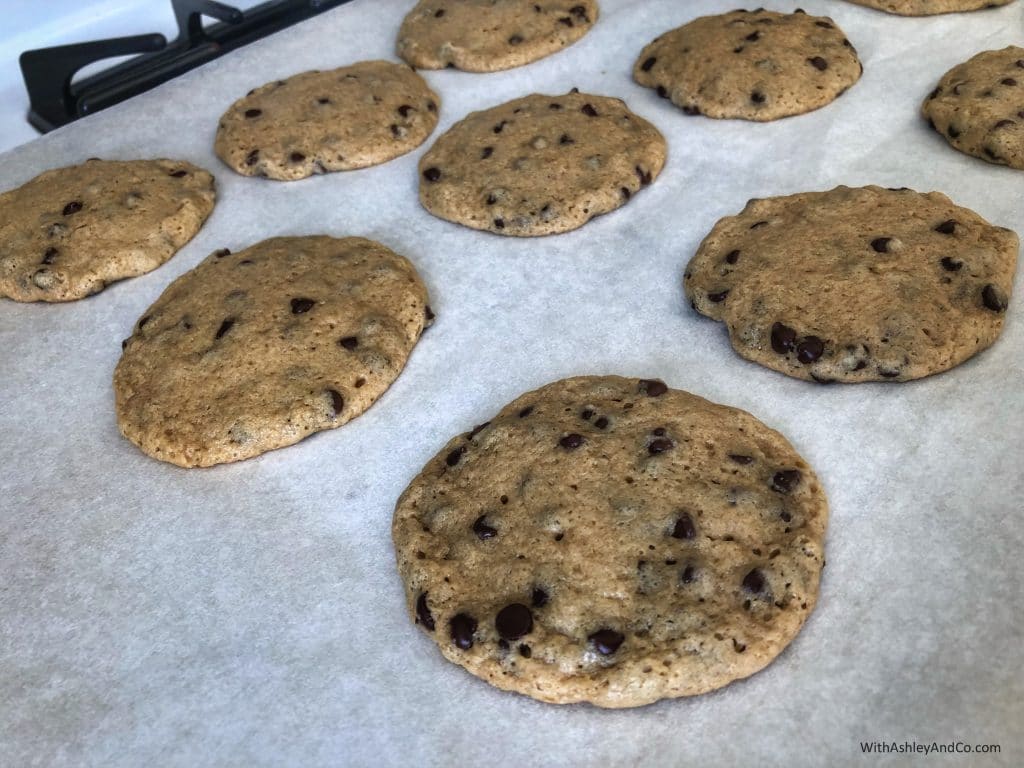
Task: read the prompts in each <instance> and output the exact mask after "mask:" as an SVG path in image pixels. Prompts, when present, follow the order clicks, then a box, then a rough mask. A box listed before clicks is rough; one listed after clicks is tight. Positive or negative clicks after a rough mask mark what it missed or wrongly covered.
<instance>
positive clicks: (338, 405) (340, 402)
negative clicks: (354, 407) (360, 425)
mask: <svg viewBox="0 0 1024 768" xmlns="http://www.w3.org/2000/svg"><path fill="white" fill-rule="evenodd" d="M327 393H328V394H329V395H330V396H331V407H332V408H334V415H335V416H337V415H338V414H340V413H341V412H342V411H343V410H344V409H345V398H344V397H342V396H341V393H340V392H339V391H338V390H336V389H328V390H327Z"/></svg>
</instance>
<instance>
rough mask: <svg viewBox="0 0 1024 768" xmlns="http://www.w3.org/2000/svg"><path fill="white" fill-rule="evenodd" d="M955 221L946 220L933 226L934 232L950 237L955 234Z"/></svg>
mask: <svg viewBox="0 0 1024 768" xmlns="http://www.w3.org/2000/svg"><path fill="white" fill-rule="evenodd" d="M956 224H957V223H956V221H955V220H954V219H947V220H946V221H944V222H942V223H941V224H937V225H936V226H935V231H936V232H940V233H942V234H943V235H952V234H953V233H954V232H956Z"/></svg>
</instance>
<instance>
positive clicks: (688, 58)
mask: <svg viewBox="0 0 1024 768" xmlns="http://www.w3.org/2000/svg"><path fill="white" fill-rule="evenodd" d="M863 69H864V68H863V67H862V66H861V63H860V60H859V59H858V58H857V51H856V50H854V47H853V45H851V43H850V41H849V40H848V39H847V38H846V35H845V34H844V33H843V31H842V30H841V29H840V28H839V25H837V24H836V23H835V22H834V21H832V19H830V18H828V17H826V16H809V15H807V14H806V13H804V12H803V11H801V10H798V11H796V12H795V13H775V12H774V11H766V10H764V9H763V8H762V9H758V10H756V11H732V12H731V13H724V14H721V15H719V16H703V17H701V18H698V19H695V20H694V21H691V22H690V23H688V24H684V25H683V26H681V27H678V28H676V29H673V30H672V31H670V32H666V33H665V34H664V35H662V36H661V37H659V38H657V39H656V40H655V41H654V42H652V43H651V44H650V45H648V46H647V47H646V48H644V50H643V52H642V53H641V54H640V58H638V59H637V61H636V64H635V65H634V67H633V78H634V79H635V80H636V81H637V82H638V83H640V85H644V86H647V87H648V88H654V89H656V90H657V92H658V95H659V96H661V97H663V98H666V99H671V100H672V103H673V104H675V105H676V106H678V107H680V108H681V109H682V110H683V112H684V113H686V114H688V115H707V116H708V117H716V118H741V119H744V120H757V121H766V120H777V119H779V118H780V117H788V116H790V115H799V114H802V113H804V112H810V111H811V110H815V109H818V108H820V107H823V106H825V105H826V104H828V103H830V102H831V101H834V100H835V99H837V98H838V97H839V96H841V95H842V94H843V93H845V92H846V89H847V88H849V87H850V86H851V85H853V84H854V83H855V82H857V80H858V79H860V75H861V72H863Z"/></svg>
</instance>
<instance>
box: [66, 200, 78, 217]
mask: <svg viewBox="0 0 1024 768" xmlns="http://www.w3.org/2000/svg"><path fill="white" fill-rule="evenodd" d="M80 210H82V204H81V203H80V202H79V201H77V200H72V201H71V202H70V203H68V204H67V205H65V206H64V211H63V213H64V215H65V216H70V215H71V214H73V213H78V212H79V211H80Z"/></svg>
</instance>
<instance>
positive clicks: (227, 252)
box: [213, 248, 231, 259]
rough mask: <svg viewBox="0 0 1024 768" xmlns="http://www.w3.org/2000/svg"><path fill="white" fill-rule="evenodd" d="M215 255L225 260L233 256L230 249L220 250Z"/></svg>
mask: <svg viewBox="0 0 1024 768" xmlns="http://www.w3.org/2000/svg"><path fill="white" fill-rule="evenodd" d="M213 255H214V256H216V257H217V258H218V259H223V258H224V257H225V256H230V255H231V249H230V248H218V249H217V250H216V251H214V252H213Z"/></svg>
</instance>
